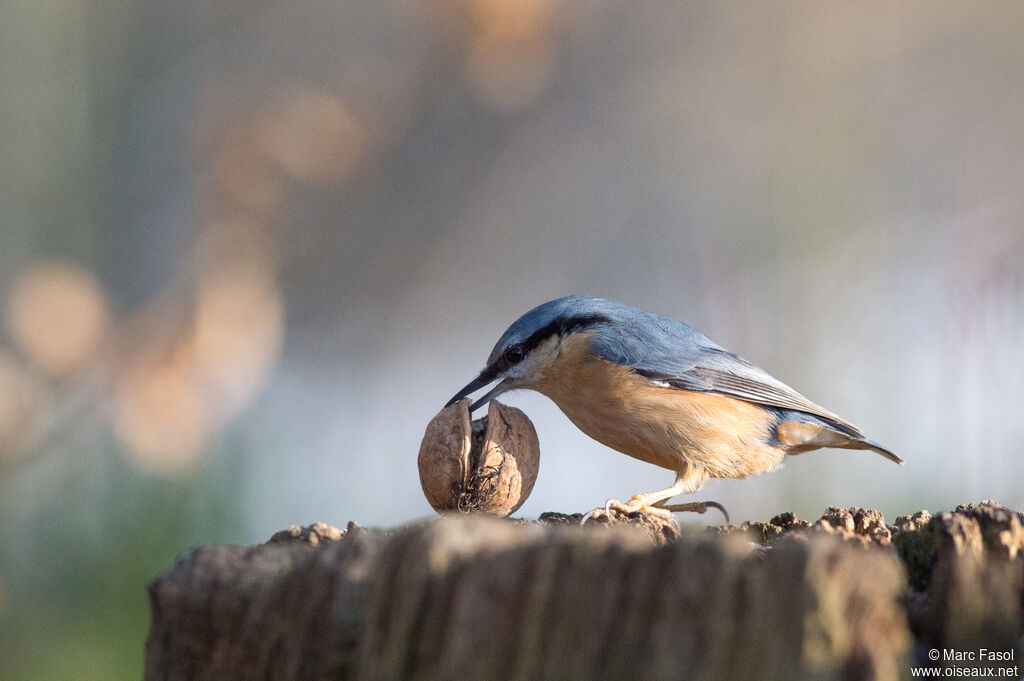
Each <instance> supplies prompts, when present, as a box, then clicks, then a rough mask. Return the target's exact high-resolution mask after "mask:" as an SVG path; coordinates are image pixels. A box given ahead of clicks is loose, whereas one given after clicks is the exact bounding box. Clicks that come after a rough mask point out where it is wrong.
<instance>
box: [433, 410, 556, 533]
mask: <svg viewBox="0 0 1024 681" xmlns="http://www.w3.org/2000/svg"><path fill="white" fill-rule="evenodd" d="M417 465H418V466H419V471H420V484H421V486H422V488H423V494H424V496H426V498H427V501H428V502H429V503H430V505H431V506H432V507H433V508H434V510H436V511H438V512H444V511H461V512H463V513H485V514H488V515H495V516H507V515H509V514H510V513H514V512H515V511H516V510H518V509H519V507H520V506H522V505H523V503H524V502H525V501H526V499H527V497H529V496H530V492H531V491H532V490H533V485H534V482H535V481H536V479H537V472H538V470H539V468H540V443H539V441H538V439H537V431H536V430H535V429H534V427H533V423H531V422H530V419H529V418H528V417H527V416H526V414H524V413H523V412H522V411H521V410H519V409H516V408H515V407H509V406H508V405H505V404H501V403H500V402H498V401H497V400H491V402H490V403H489V404H488V407H487V415H486V416H484V417H483V418H481V419H477V420H476V421H470V414H469V402H468V400H461V401H460V402H458V403H456V404H453V405H451V406H449V407H445V408H444V409H442V410H441V411H440V413H438V414H437V416H435V417H434V418H433V419H432V420H431V421H430V423H429V424H428V425H427V429H426V432H425V433H424V435H423V442H422V443H421V444H420V453H419V457H418V458H417Z"/></svg>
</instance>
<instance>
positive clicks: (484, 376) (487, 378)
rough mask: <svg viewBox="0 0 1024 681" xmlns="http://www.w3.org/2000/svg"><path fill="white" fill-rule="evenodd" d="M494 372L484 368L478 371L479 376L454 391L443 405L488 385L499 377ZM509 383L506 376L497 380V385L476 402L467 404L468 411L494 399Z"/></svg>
mask: <svg viewBox="0 0 1024 681" xmlns="http://www.w3.org/2000/svg"><path fill="white" fill-rule="evenodd" d="M495 374H496V372H495V371H493V370H490V369H484V370H483V371H481V372H480V375H479V376H477V377H476V378H474V379H473V380H472V381H470V382H469V384H468V385H467V386H466V387H465V388H463V389H462V390H460V391H459V392H458V393H456V394H455V397H453V398H452V399H450V400H448V404H446V405H444V406H446V407H450V406H452V405H453V404H455V403H456V402H458V401H459V400H461V399H462V398H463V397H466V396H467V395H469V394H470V393H474V392H476V391H477V390H479V389H480V388H483V387H486V386H488V385H490V384H491V383H493V382H494V381H495V380H496V379H498V378H501V377H500V376H497V375H495ZM509 384H510V380H509V379H507V378H504V379H502V380H501V381H499V382H498V384H497V385H495V386H494V387H493V388H491V389H490V391H488V392H487V394H485V395H484V396H483V397H481V398H480V399H478V400H477V401H476V402H473V403H472V404H471V405H469V411H470V412H472V411H474V410H476V409H477V408H478V407H480V406H483V405H485V404H487V403H488V402H490V401H491V400H492V399H494V398H495V397H497V396H498V395H500V394H501V393H503V392H505V391H506V390H508V389H509Z"/></svg>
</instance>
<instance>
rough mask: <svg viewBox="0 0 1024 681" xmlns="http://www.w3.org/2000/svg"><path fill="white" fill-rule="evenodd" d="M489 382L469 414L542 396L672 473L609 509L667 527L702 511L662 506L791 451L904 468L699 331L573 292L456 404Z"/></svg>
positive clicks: (526, 321) (548, 306) (526, 328)
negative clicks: (869, 456)
mask: <svg viewBox="0 0 1024 681" xmlns="http://www.w3.org/2000/svg"><path fill="white" fill-rule="evenodd" d="M494 381H498V383H497V385H495V386H494V387H493V388H492V389H491V390H490V391H489V392H488V393H487V394H485V395H484V396H483V397H481V398H480V399H478V400H477V401H476V402H474V403H473V405H472V407H471V409H476V408H477V407H479V406H480V405H482V404H484V403H486V402H487V401H488V400H490V399H492V398H494V397H496V396H498V395H500V394H501V393H503V392H506V391H508V390H514V389H517V388H529V389H532V390H536V391H538V392H540V393H542V394H544V395H546V396H548V397H549V398H551V400H552V401H554V403H555V404H557V405H558V407H559V408H560V409H561V410H562V411H563V412H565V415H566V416H568V417H569V420H571V421H572V422H573V423H575V424H576V426H577V427H579V429H580V430H582V431H583V432H584V433H586V434H587V435H589V436H590V437H592V438H594V439H595V440H597V441H598V442H600V443H602V444H605V445H607V446H609V447H611V448H612V449H617V450H618V451H620V452H622V453H624V454H628V455H629V456H632V457H634V458H637V459H640V460H642V461H647V462H648V463H652V464H655V465H656V466H661V467H662V468H667V469H669V470H672V471H675V474H676V480H675V483H674V484H673V485H672V486H670V487H667V488H665V489H662V490H658V491H656V492H647V493H644V494H637V495H635V496H633V497H632V498H631V499H630V500H629V501H628V502H626V503H622V502H619V501H616V500H614V499H612V500H609V502H608V504H607V505H606V506H605V510H606V511H608V510H613V511H618V512H620V513H631V512H634V511H638V510H643V511H646V512H648V513H651V512H653V513H654V514H656V515H659V516H660V517H662V518H666V519H667V518H671V512H673V511H698V512H703V511H704V508H705V505H704V504H702V503H690V504H677V505H674V506H673V505H668V504H667V501H668V500H669V499H670V498H672V497H674V496H676V495H678V494H688V493H692V492H696V491H697V490H699V489H700V488H701V487H703V486H704V484H705V483H706V482H707V481H708V479H709V478H745V477H747V476H749V475H756V474H758V473H764V472H766V471H770V470H773V469H774V468H777V467H778V466H779V465H780V464H781V463H782V460H783V458H784V457H785V456H786V455H787V454H800V453H802V452H807V451H810V450H813V449H818V448H821V447H841V448H844V449H870V450H872V451H874V452H878V453H879V454H881V455H882V456H884V457H886V458H888V459H890V460H891V461H895V462H896V463H899V464H902V463H903V459H901V458H900V457H898V456H897V455H896V454H894V453H892V452H891V451H889V450H888V449H886V448H885V447H882V446H881V445H880V444H878V443H876V442H872V441H871V440H869V439H867V438H866V437H865V436H864V434H863V433H862V432H861V431H860V429H858V428H857V427H856V426H854V425H853V424H851V423H848V422H847V421H844V420H843V419H841V418H839V417H838V416H836V415H835V414H833V413H831V412H829V411H827V410H825V409H823V408H821V407H819V406H818V405H816V404H814V403H813V402H811V401H810V400H808V399H807V398H806V397H804V396H803V395H801V394H799V393H798V392H796V391H795V390H793V389H792V388H790V387H789V386H787V385H786V384H784V383H782V382H781V381H779V380H777V379H775V378H773V377H772V376H770V375H769V374H768V373H767V372H765V371H764V370H762V369H759V368H757V367H756V366H754V365H753V364H751V363H750V362H748V361H746V360H745V359H743V358H741V357H738V356H737V355H734V354H733V353H731V352H729V351H727V350H725V349H724V348H722V347H721V346H719V345H717V344H716V343H714V342H712V341H711V340H710V339H708V338H707V337H706V336H704V334H702V333H700V332H699V331H697V330H696V329H694V328H692V327H690V326H688V325H686V324H683V323H682V322H677V321H675V320H674V319H670V318H668V317H664V316H661V315H657V314H653V313H650V312H644V311H643V310H638V309H635V308H632V307H628V306H626V305H623V304H622V303H617V302H615V301H613V300H607V299H605V298H596V297H593V296H567V297H565V298H558V299H556V300H552V301H549V302H547V303H544V304H543V305H540V306H538V307H536V308H534V309H532V310H530V311H529V312H527V313H526V314H524V315H523V316H522V317H520V318H519V319H517V320H516V321H515V322H513V324H512V326H510V327H508V329H507V330H506V331H505V333H504V334H503V335H502V337H501V338H500V339H499V340H498V343H497V344H496V345H495V346H494V350H492V351H491V356H490V357H489V358H488V359H487V366H486V367H484V369H483V371H481V372H480V375H479V376H477V377H476V378H475V379H473V381H471V382H470V383H469V385H467V386H466V387H465V388H463V389H462V390H460V391H459V392H458V394H457V395H455V397H453V398H452V399H451V401H450V402H449V404H453V403H455V402H457V401H458V400H460V399H462V398H463V397H465V396H467V395H469V394H470V393H473V392H475V391H477V390H479V389H480V388H484V387H486V386H488V385H490V384H491V383H493V382H494ZM711 505H716V504H711ZM719 508H720V507H719Z"/></svg>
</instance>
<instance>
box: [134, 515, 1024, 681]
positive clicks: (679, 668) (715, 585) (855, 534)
mask: <svg viewBox="0 0 1024 681" xmlns="http://www.w3.org/2000/svg"><path fill="white" fill-rule="evenodd" d="M1022 527H1024V523H1022V517H1021V514H1018V513H1014V512H1012V511H1009V510H1007V509H1005V508H1003V507H1000V506H998V505H995V504H991V503H988V502H986V503H983V504H981V505H978V506H973V505H972V506H962V507H958V509H957V510H956V511H954V512H953V513H947V514H941V515H938V516H935V517H931V516H926V515H922V514H916V515H915V516H912V517H909V518H901V519H899V520H898V521H897V523H896V524H895V525H893V526H886V525H885V524H884V521H883V520H882V519H881V515H880V514H878V513H877V512H875V511H864V510H863V509H850V510H849V511H846V510H842V509H829V511H828V512H826V514H825V516H823V518H822V519H821V520H819V521H817V522H816V523H814V524H813V525H812V524H809V523H802V522H800V521H798V520H797V519H796V518H794V517H792V515H791V514H789V515H786V514H783V515H781V516H777V517H776V518H774V519H773V520H772V521H771V522H769V523H748V524H745V525H744V526H741V527H739V528H726V529H724V530H711V531H707V532H705V531H694V532H693V533H684V534H683V535H682V536H680V537H665V536H664V535H663V534H659V533H658V532H651V531H650V529H651V528H650V527H649V524H648V523H647V521H646V519H644V518H643V517H642V516H639V515H638V516H637V517H635V518H633V519H631V520H630V521H629V522H627V523H624V526H615V525H612V524H598V525H591V524H588V525H587V526H584V527H582V528H581V527H579V526H578V523H575V522H572V517H571V516H569V517H567V516H557V515H548V516H546V517H544V519H543V520H542V521H540V522H535V523H526V522H521V521H507V520H496V519H490V518H480V517H464V516H448V517H443V518H439V519H437V520H435V521H432V522H428V523H423V524H419V525H413V526H409V527H406V528H403V529H400V530H398V531H395V532H383V531H374V530H362V529H360V528H357V527H355V526H354V525H352V524H350V525H349V528H348V529H347V530H345V531H341V530H337V529H335V528H332V527H331V526H329V525H324V524H317V525H314V526H310V527H308V528H291V529H290V530H288V531H284V532H280V533H278V534H277V535H275V537H274V538H273V539H272V540H271V541H270V542H268V543H266V544H263V545H259V546H253V547H241V546H202V547H199V548H197V549H195V550H193V551H192V552H190V553H189V554H187V555H186V556H184V557H183V558H182V559H180V560H179V561H178V563H177V565H176V566H175V567H174V569H173V570H172V571H171V572H170V573H169V574H167V575H166V576H164V577H161V578H160V579H158V580H156V581H155V582H154V583H153V584H152V586H151V588H150V598H151V601H152V625H151V630H150V635H149V640H148V642H147V645H146V669H145V678H146V679H148V680H149V681H156V680H164V679H166V680H178V679H182V680H184V679H189V680H191V679H217V680H224V681H229V680H231V679H254V678H260V679H360V680H371V679H380V680H385V679H424V680H427V679H486V680H491V679H524V680H533V679H616V680H622V679H638V678H649V679H663V678H678V679H710V680H717V679H722V680H725V679H755V678H756V679H780V680H783V679H786V680H791V679H815V680H817V679H898V678H905V677H909V675H910V674H909V670H910V667H911V665H919V664H920V665H932V666H941V665H942V664H943V661H942V660H941V659H940V660H939V661H938V662H933V661H931V660H929V659H928V657H927V653H928V651H930V650H931V649H933V648H939V649H942V648H960V649H965V650H966V649H971V648H977V647H979V646H983V647H986V648H988V649H993V650H996V649H1001V650H1006V651H1014V654H1015V655H1016V659H1017V660H1019V659H1020V655H1021V652H1022V651H1021V650H1020V646H1021V635H1022V633H1024V619H1022V613H1024V529H1022ZM652 539H653V540H652ZM666 539H667V540H666ZM1015 646H1016V648H1015ZM959 666H963V664H962V663H961V664H959Z"/></svg>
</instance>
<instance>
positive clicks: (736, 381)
mask: <svg viewBox="0 0 1024 681" xmlns="http://www.w3.org/2000/svg"><path fill="white" fill-rule="evenodd" d="M701 355H702V356H701V357H699V358H698V359H697V360H696V361H695V362H694V363H693V364H692V366H691V367H690V368H689V369H686V370H682V371H673V372H668V373H666V372H664V371H659V370H657V369H648V368H645V367H642V366H635V367H634V369H635V370H636V372H637V373H638V374H640V375H642V376H645V377H647V378H649V379H651V380H653V381H657V382H659V383H664V384H667V385H669V386H671V387H673V388H678V389H680V390H689V391H692V392H704V393H713V394H716V395H724V396H726V397H734V398H736V399H740V400H745V401H747V402H753V403H755V404H761V405H765V406H768V407H776V408H779V409H793V410H796V411H801V412H804V413H807V414H811V415H813V416H818V417H820V418H823V419H826V420H827V421H829V422H830V423H834V424H835V425H837V426H840V427H841V428H842V429H843V430H848V431H850V434H851V435H855V436H857V437H863V434H862V433H861V432H860V429H858V428H857V427H856V426H854V425H853V424H852V423H849V422H848V421H845V420H843V419H841V418H839V417H838V416H836V415H835V414H833V413H832V412H830V411H828V410H827V409H825V408H823V407H821V406H819V405H817V404H815V403H814V402H811V401H810V400H809V399H807V398H806V397H804V396H803V395H801V394H800V393H798V392H797V391H795V390H793V389H792V388H790V387H789V386H788V385H786V384H785V383H783V382H782V381H780V380H778V379H777V378H775V377H774V376H772V375H771V374H769V373H768V372H766V371H764V370H763V369H760V368H758V367H756V366H754V365H753V364H751V363H750V362H748V361H746V360H745V359H743V358H742V357H738V356H736V355H734V354H732V353H731V352H727V351H725V350H721V349H717V348H715V349H708V350H706V351H705V352H703V353H701Z"/></svg>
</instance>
